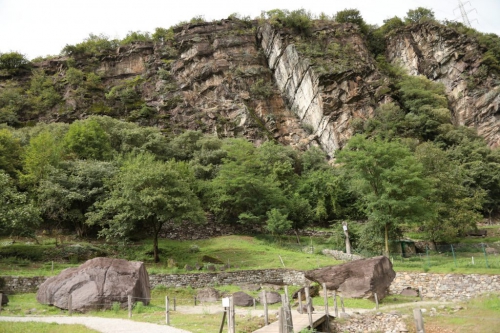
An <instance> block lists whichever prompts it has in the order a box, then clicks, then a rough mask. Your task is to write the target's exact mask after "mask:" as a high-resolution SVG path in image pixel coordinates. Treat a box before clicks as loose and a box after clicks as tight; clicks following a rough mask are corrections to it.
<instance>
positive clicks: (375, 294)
mask: <svg viewBox="0 0 500 333" xmlns="http://www.w3.org/2000/svg"><path fill="white" fill-rule="evenodd" d="M373 297H375V308H376V309H377V310H378V296H377V293H374V294H373Z"/></svg>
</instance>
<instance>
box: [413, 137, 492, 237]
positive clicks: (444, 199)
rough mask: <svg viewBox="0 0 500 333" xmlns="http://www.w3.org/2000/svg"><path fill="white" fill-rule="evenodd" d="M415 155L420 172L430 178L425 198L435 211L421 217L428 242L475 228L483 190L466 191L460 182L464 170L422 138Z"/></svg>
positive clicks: (479, 216)
mask: <svg viewBox="0 0 500 333" xmlns="http://www.w3.org/2000/svg"><path fill="white" fill-rule="evenodd" d="M415 156H416V158H417V159H418V161H419V162H420V163H422V165H423V167H424V175H425V176H426V177H427V179H429V180H430V181H431V182H432V191H431V193H430V196H429V201H430V202H431V203H432V205H433V206H434V208H435V211H436V214H435V215H434V216H433V217H432V218H430V219H428V220H426V221H423V224H422V226H421V229H422V230H423V231H424V232H425V234H426V236H427V239H429V240H430V241H432V242H434V243H435V242H438V241H451V240H453V239H454V238H455V237H457V236H459V235H464V234H465V233H466V232H467V231H470V230H471V229H475V228H476V223H477V222H478V221H479V220H480V219H481V215H480V214H479V211H480V209H481V204H482V202H483V198H484V194H485V192H484V191H483V190H482V189H478V190H476V191H473V192H472V191H469V190H468V189H467V188H466V187H465V186H464V185H463V184H464V181H465V174H464V172H463V171H462V170H460V166H459V165H458V163H456V162H455V161H452V160H451V159H450V158H449V157H448V155H447V153H446V152H445V151H443V150H441V149H440V148H438V146H437V145H435V144H433V143H431V142H426V143H423V144H421V145H419V146H418V147H417V150H416V152H415Z"/></svg>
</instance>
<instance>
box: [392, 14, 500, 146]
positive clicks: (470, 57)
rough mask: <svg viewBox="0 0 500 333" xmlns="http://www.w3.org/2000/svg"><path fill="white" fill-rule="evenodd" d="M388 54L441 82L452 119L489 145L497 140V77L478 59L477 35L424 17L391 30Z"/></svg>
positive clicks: (498, 143)
mask: <svg viewBox="0 0 500 333" xmlns="http://www.w3.org/2000/svg"><path fill="white" fill-rule="evenodd" d="M387 57H388V60H389V61H391V62H392V63H394V64H399V65H401V66H403V67H404V68H405V69H406V70H407V71H408V73H409V74H411V75H425V76H426V77H428V78H429V79H431V80H435V81H439V82H442V83H443V84H444V86H445V87H446V92H447V95H448V100H449V104H450V108H451V110H452V112H453V120H454V122H455V124H456V125H465V126H468V127H473V128H476V129H477V131H478V134H479V135H481V136H483V137H484V138H485V139H486V140H487V142H488V144H489V145H490V146H491V147H499V146H500V82H499V80H498V78H497V77H496V76H495V75H492V74H488V72H487V68H486V67H485V66H484V65H482V61H481V59H482V52H481V49H480V46H479V45H478V44H477V42H476V41H474V40H473V39H471V38H468V37H467V36H466V35H460V34H458V33H457V32H456V31H454V30H452V29H449V28H446V27H443V26H439V25H436V24H433V23H423V24H418V25H412V26H408V27H405V28H403V29H400V30H398V31H396V32H395V33H394V34H392V35H391V36H390V37H389V38H388V40H387Z"/></svg>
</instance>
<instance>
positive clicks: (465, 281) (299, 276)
mask: <svg viewBox="0 0 500 333" xmlns="http://www.w3.org/2000/svg"><path fill="white" fill-rule="evenodd" d="M2 278H3V279H4V281H5V286H4V288H3V292H5V293H7V294H12V293H26V292H36V291H37V289H38V287H39V286H40V284H42V283H43V282H44V281H45V280H46V279H47V277H44V276H38V277H16V276H4V277H2ZM149 281H150V285H151V287H152V288H154V287H155V286H157V285H159V284H162V285H165V286H167V287H188V286H191V287H192V288H203V287H206V286H217V285H228V284H236V285H238V284H276V285H303V284H305V283H306V281H307V280H306V279H305V277H304V272H301V271H296V270H287V269H269V270H250V271H239V272H220V273H195V274H156V275H150V276H149ZM419 286H421V287H422V292H423V296H424V298H427V299H440V300H441V299H442V300H465V299H469V298H472V297H475V296H477V295H480V294H482V293H485V292H500V275H482V274H434V273H413V272H412V273H408V272H398V273H396V278H395V279H394V281H393V282H392V284H391V287H390V288H389V292H390V294H399V293H400V292H401V291H402V290H403V289H406V288H408V287H410V288H413V289H418V287H419Z"/></svg>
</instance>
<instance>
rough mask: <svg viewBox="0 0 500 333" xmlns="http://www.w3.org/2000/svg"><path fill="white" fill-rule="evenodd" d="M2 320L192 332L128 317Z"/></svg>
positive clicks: (127, 331) (131, 332)
mask: <svg viewBox="0 0 500 333" xmlns="http://www.w3.org/2000/svg"><path fill="white" fill-rule="evenodd" d="M0 321H9V322H13V321H15V322H27V321H37V322H44V323H58V324H81V325H85V326H87V327H88V328H91V329H94V330H96V331H98V332H102V333H140V332H147V333H190V332H189V331H186V330H181V329H178V328H174V327H171V326H167V325H157V324H150V323H143V322H138V321H133V320H127V319H112V318H98V317H55V316H54V317H35V316H33V317H3V316H0Z"/></svg>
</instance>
